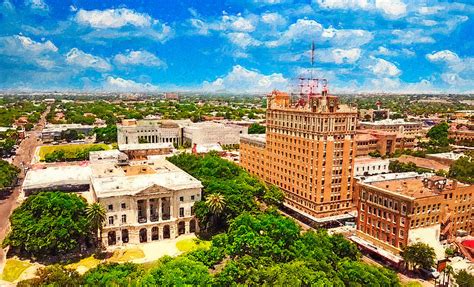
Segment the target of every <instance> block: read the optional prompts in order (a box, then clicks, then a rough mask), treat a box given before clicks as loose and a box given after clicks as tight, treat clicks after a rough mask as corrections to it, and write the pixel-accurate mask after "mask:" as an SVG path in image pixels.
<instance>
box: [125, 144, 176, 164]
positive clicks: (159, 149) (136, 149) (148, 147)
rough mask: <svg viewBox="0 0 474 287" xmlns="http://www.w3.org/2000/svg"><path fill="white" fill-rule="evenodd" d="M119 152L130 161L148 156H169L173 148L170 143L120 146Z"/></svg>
mask: <svg viewBox="0 0 474 287" xmlns="http://www.w3.org/2000/svg"><path fill="white" fill-rule="evenodd" d="M119 150H120V151H121V152H123V153H125V154H126V155H127V156H128V158H129V159H130V160H144V159H147V157H148V156H153V155H166V154H171V153H172V152H173V150H174V146H173V144H172V143H144V144H121V145H119Z"/></svg>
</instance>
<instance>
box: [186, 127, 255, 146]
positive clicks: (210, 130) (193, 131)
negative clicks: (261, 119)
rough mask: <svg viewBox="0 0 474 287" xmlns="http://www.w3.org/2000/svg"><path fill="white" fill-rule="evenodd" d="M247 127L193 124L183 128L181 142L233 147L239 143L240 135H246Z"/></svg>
mask: <svg viewBox="0 0 474 287" xmlns="http://www.w3.org/2000/svg"><path fill="white" fill-rule="evenodd" d="M247 133H248V127H245V126H239V125H233V124H223V123H216V122H200V123H193V124H191V125H188V126H185V127H184V128H183V141H184V142H189V143H191V144H197V145H203V144H216V143H219V144H221V145H234V144H239V143H240V135H243V134H247Z"/></svg>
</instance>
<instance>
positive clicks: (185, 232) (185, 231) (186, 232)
mask: <svg viewBox="0 0 474 287" xmlns="http://www.w3.org/2000/svg"><path fill="white" fill-rule="evenodd" d="M184 234H189V221H185V222H184Z"/></svg>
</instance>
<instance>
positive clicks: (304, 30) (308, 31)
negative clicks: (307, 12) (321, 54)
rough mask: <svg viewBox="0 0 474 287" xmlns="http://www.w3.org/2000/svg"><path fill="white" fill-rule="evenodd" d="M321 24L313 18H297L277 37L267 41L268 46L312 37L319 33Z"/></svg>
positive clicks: (321, 29)
mask: <svg viewBox="0 0 474 287" xmlns="http://www.w3.org/2000/svg"><path fill="white" fill-rule="evenodd" d="M322 31H323V26H322V25H321V24H319V23H318V22H316V21H314V20H308V19H298V20H297V21H296V23H293V24H291V25H290V26H289V27H288V29H287V30H286V31H285V32H283V33H282V34H281V36H280V37H279V39H277V40H274V41H269V42H267V45H268V46H269V47H275V46H280V45H283V44H289V43H291V42H293V41H300V40H301V39H314V38H315V37H316V35H318V34H321V32H322Z"/></svg>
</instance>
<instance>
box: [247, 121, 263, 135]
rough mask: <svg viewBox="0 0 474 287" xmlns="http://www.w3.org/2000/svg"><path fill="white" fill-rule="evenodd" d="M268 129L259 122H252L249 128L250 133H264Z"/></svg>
mask: <svg viewBox="0 0 474 287" xmlns="http://www.w3.org/2000/svg"><path fill="white" fill-rule="evenodd" d="M265 131H266V128H265V127H264V126H262V125H259V124H256V123H254V124H251V125H250V126H249V129H248V133H249V134H264V133H265Z"/></svg>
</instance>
